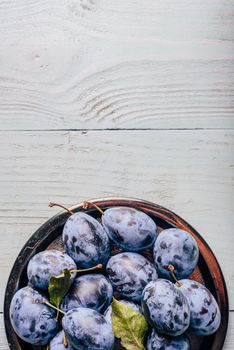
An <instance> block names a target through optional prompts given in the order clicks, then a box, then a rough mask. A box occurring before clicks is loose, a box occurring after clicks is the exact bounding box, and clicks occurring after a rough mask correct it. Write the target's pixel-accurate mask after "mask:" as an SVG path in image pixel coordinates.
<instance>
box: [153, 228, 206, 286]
mask: <svg viewBox="0 0 234 350" xmlns="http://www.w3.org/2000/svg"><path fill="white" fill-rule="evenodd" d="M198 257H199V250H198V246H197V243H196V241H195V239H194V238H193V237H192V236H191V235H190V234H189V233H188V232H186V231H184V230H181V229H177V228H170V229H167V230H163V231H162V232H161V233H160V235H159V236H158V238H157V240H156V242H155V244H154V262H155V266H156V268H157V271H158V274H159V276H160V277H162V278H166V279H169V280H173V278H172V276H171V273H170V271H169V270H168V266H169V265H173V266H174V273H175V275H176V277H177V278H178V279H181V278H186V277H188V276H189V275H190V274H191V273H192V272H193V271H194V269H195V267H196V265H197V262H198Z"/></svg>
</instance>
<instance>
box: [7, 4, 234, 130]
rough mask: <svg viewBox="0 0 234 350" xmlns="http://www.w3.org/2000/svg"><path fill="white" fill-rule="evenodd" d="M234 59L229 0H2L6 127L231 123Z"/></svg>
mask: <svg viewBox="0 0 234 350" xmlns="http://www.w3.org/2000/svg"><path fill="white" fill-rule="evenodd" d="M233 58H234V3H233V2H232V1H230V0H205V1H204V0H196V1H195V0H192V1H190V2H189V6H188V2H187V1H186V0H178V1H176V2H171V1H170V0H166V1H165V0H164V1H153V0H145V1H143V2H142V1H140V0H130V1H128V2H126V1H124V0H121V1H118V2H116V1H114V0H65V1H63V2H61V1H59V0H47V1H45V0H39V1H35V0H20V1H17V2H15V1H0V96H1V99H0V128H1V130H35V129H37V130H38V129H39V130H43V129H47V130H48V129H104V128H143V129H144V128H156V129H157V128H176V129H178V128H182V129H183V128H230V127H231V128H233V127H234V122H233V118H232V116H233V112H234V99H233V96H234V77H233V71H234V70H233V62H234V61H233Z"/></svg>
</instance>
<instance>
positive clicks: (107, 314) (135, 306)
mask: <svg viewBox="0 0 234 350" xmlns="http://www.w3.org/2000/svg"><path fill="white" fill-rule="evenodd" d="M118 301H119V302H120V303H121V304H124V305H128V306H130V307H132V308H133V309H134V310H136V311H138V312H140V313H141V314H143V311H142V309H141V307H140V305H138V304H136V303H134V302H132V301H129V300H124V299H121V300H118ZM104 316H105V317H106V320H107V321H108V322H109V323H111V324H112V320H111V317H112V306H111V305H110V306H109V307H108V308H107V310H106V311H105V313H104Z"/></svg>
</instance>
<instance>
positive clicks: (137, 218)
mask: <svg viewBox="0 0 234 350" xmlns="http://www.w3.org/2000/svg"><path fill="white" fill-rule="evenodd" d="M102 224H103V226H104V228H105V230H106V232H107V234H108V236H109V237H110V239H111V240H112V241H113V242H115V244H116V245H117V246H118V247H121V248H122V249H123V250H125V251H132V252H137V251H141V250H144V249H146V248H149V247H151V246H152V245H153V244H154V242H155V239H156V236H157V233H156V229H157V228H156V224H155V222H154V221H153V220H152V219H151V218H150V217H149V216H148V215H147V214H145V213H143V212H142V211H139V210H136V209H134V208H128V207H115V208H110V209H107V210H106V211H105V213H104V215H103V216H102Z"/></svg>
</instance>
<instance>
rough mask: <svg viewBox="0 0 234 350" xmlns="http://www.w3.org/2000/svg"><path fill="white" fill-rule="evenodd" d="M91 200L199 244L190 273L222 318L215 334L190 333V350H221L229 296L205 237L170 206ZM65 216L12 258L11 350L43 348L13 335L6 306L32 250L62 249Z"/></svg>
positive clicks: (51, 221)
mask: <svg viewBox="0 0 234 350" xmlns="http://www.w3.org/2000/svg"><path fill="white" fill-rule="evenodd" d="M92 202H93V203H95V204H97V205H98V206H100V207H101V208H102V209H107V208H110V207H114V206H129V207H134V208H137V209H139V210H142V211H144V212H145V213H147V214H148V215H150V216H151V217H152V219H153V220H154V221H155V222H156V224H157V226H158V230H159V232H160V231H161V230H162V229H165V228H170V227H178V228H181V229H184V230H186V231H188V232H190V233H191V234H192V235H193V237H194V238H195V239H196V241H197V243H198V246H199V250H200V258H199V262H198V266H197V268H196V270H195V272H194V273H193V275H192V276H191V277H192V278H193V279H196V280H197V281H199V282H201V283H203V284H205V285H206V286H207V288H208V289H209V290H210V291H211V292H212V293H213V295H214V296H215V298H216V300H217V302H218V304H219V307H220V310H221V315H222V321H221V325H220V328H219V330H218V331H217V332H216V333H215V334H213V335H211V336H209V337H204V338H202V337H199V338H198V337H192V350H221V349H222V347H223V343H224V340H225V336H226V331H227V325H228V296H227V290H226V285H225V281H224V278H223V274H222V271H221V269H220V266H219V264H218V262H217V260H216V258H215V256H214V254H213V252H212V251H211V249H210V248H209V246H208V245H207V243H206V242H205V241H204V239H203V238H202V237H201V236H200V235H199V234H198V233H197V232H196V231H195V230H194V229H193V228H192V227H191V226H190V225H189V224H188V223H187V222H186V221H184V220H183V219H182V218H180V217H179V216H177V215H176V214H174V213H173V212H171V211H170V210H168V209H166V208H163V207H161V206H159V205H156V204H154V203H150V202H146V201H142V200H137V199H131V198H106V199H97V200H93V201H92ZM70 209H71V210H72V211H74V212H78V211H83V210H84V209H83V208H82V203H81V204H78V205H75V206H73V207H72V208H70ZM86 212H87V213H89V214H90V215H92V216H94V217H95V218H99V217H100V213H99V212H98V211H97V210H96V209H95V208H94V207H90V209H88V210H86ZM68 217H69V214H68V213H67V212H65V211H64V212H62V213H59V214H57V215H55V216H54V217H52V218H51V219H49V220H48V221H47V222H46V223H45V224H44V225H42V226H41V227H40V228H39V229H38V230H37V231H36V232H35V233H34V234H33V235H32V237H31V238H30V239H29V240H28V242H27V243H26V244H25V246H24V247H23V249H22V250H21V252H20V254H19V255H18V257H17V259H16V261H15V264H14V266H13V268H12V271H11V273H10V277H9V280H8V283H7V287H6V293H5V303H4V320H5V330H6V335H7V339H8V344H9V347H10V349H11V350H32V349H35V350H36V349H37V350H39V349H40V350H41V349H45V347H38V346H36V347H35V346H32V345H29V344H26V343H25V342H23V341H22V340H20V339H19V338H18V337H17V336H16V334H15V333H14V331H13V329H12V326H11V323H10V318H9V306H10V302H11V299H12V297H13V295H14V293H15V292H16V291H17V290H18V289H19V288H21V287H23V286H25V285H27V275H26V267H27V263H28V261H29V260H30V258H31V257H32V256H33V255H34V254H35V253H37V252H39V251H42V250H45V249H47V248H52V247H53V248H57V249H62V246H61V233H62V229H63V225H64V223H65V221H66V220H67V218H68ZM119 251H120V249H118V248H116V247H115V246H114V245H112V254H113V255H114V254H116V253H118V252H119ZM144 255H145V256H147V257H148V258H149V259H152V249H148V250H146V251H145V252H144ZM117 348H119V346H117Z"/></svg>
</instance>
